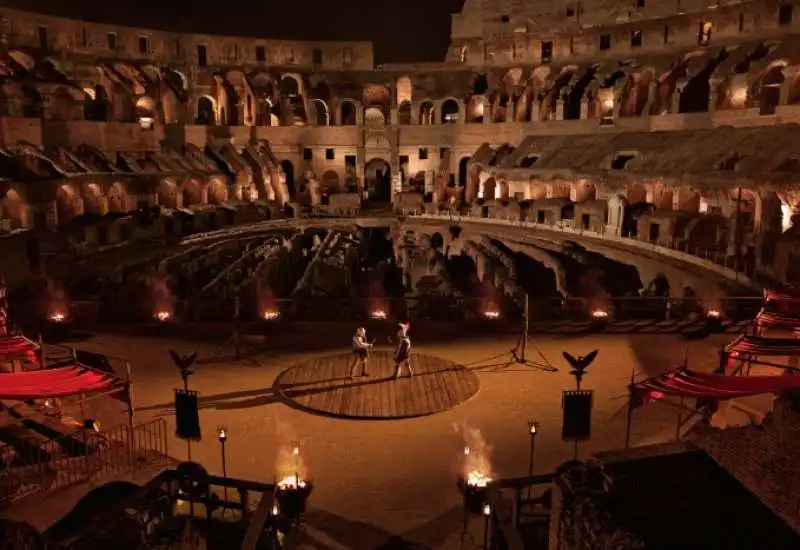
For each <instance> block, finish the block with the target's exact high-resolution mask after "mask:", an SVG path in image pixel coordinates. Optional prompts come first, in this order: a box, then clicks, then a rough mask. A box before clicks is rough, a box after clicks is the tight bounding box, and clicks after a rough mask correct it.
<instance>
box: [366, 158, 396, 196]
mask: <svg viewBox="0 0 800 550" xmlns="http://www.w3.org/2000/svg"><path fill="white" fill-rule="evenodd" d="M364 198H365V199H366V200H369V201H372V202H389V201H390V200H391V198H392V169H391V166H390V165H389V163H388V162H387V161H386V160H384V159H382V158H374V159H371V160H370V161H368V162H367V164H366V165H364Z"/></svg>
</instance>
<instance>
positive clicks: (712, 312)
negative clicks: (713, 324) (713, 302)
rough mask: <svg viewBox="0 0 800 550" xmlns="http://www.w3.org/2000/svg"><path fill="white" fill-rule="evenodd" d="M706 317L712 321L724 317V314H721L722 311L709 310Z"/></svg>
mask: <svg viewBox="0 0 800 550" xmlns="http://www.w3.org/2000/svg"><path fill="white" fill-rule="evenodd" d="M706 316H707V317H709V318H710V319H719V318H720V317H722V313H720V311H719V310H716V309H709V310H708V311H707V312H706Z"/></svg>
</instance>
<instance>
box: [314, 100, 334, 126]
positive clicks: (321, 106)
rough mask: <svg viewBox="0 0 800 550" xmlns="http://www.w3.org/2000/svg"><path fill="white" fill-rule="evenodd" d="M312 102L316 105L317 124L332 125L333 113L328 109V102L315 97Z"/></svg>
mask: <svg viewBox="0 0 800 550" xmlns="http://www.w3.org/2000/svg"><path fill="white" fill-rule="evenodd" d="M311 103H312V104H313V105H314V114H315V115H316V123H317V126H330V124H331V114H330V110H329V109H328V104H327V103H325V102H324V101H323V100H321V99H313V100H311Z"/></svg>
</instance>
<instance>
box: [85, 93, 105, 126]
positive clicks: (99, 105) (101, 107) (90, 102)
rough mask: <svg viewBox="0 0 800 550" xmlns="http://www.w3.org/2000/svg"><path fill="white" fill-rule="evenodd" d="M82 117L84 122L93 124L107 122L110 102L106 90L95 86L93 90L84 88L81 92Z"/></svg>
mask: <svg viewBox="0 0 800 550" xmlns="http://www.w3.org/2000/svg"><path fill="white" fill-rule="evenodd" d="M83 92H84V94H85V95H84V99H83V117H84V118H85V119H86V120H91V121H95V122H106V121H107V120H108V111H109V109H110V108H111V100H110V99H109V96H108V90H106V89H105V87H103V86H101V85H100V84H97V85H96V86H95V87H94V88H86V89H84V90H83Z"/></svg>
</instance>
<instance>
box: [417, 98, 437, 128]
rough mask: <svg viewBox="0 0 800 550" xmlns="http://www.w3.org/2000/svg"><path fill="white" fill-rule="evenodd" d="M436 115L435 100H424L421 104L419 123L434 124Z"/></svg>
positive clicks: (424, 124)
mask: <svg viewBox="0 0 800 550" xmlns="http://www.w3.org/2000/svg"><path fill="white" fill-rule="evenodd" d="M435 115H436V113H435V108H434V106H433V101H423V102H422V105H420V106H419V120H418V121H417V124H420V125H423V126H427V125H429V124H433V123H434V122H435V120H436V116H435Z"/></svg>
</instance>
